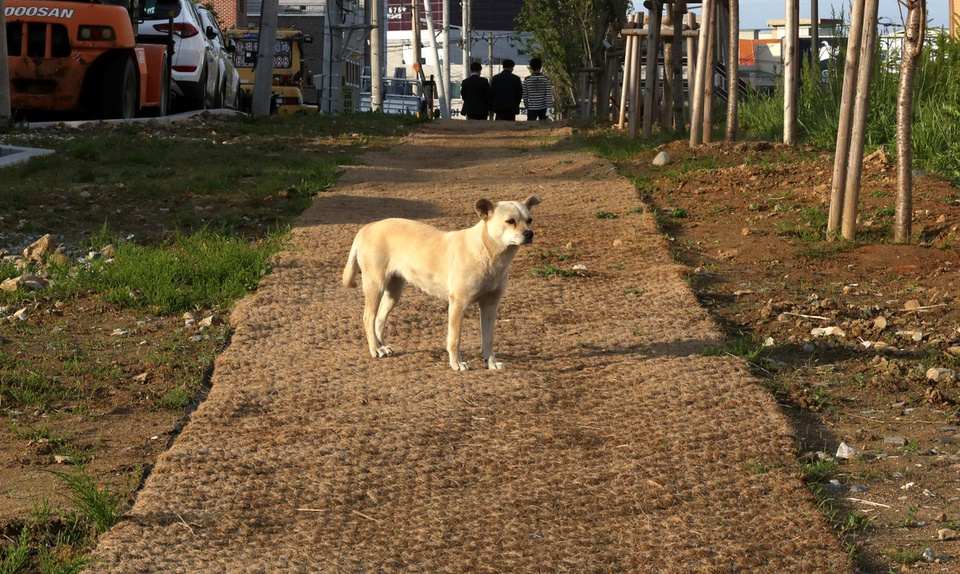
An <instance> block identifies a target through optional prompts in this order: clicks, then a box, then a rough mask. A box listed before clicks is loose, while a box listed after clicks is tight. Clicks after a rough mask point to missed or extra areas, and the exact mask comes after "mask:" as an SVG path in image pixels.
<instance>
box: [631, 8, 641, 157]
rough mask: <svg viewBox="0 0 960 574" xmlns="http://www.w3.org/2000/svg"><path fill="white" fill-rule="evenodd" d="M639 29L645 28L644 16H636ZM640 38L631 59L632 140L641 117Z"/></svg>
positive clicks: (634, 43) (635, 42) (634, 44)
mask: <svg viewBox="0 0 960 574" xmlns="http://www.w3.org/2000/svg"><path fill="white" fill-rule="evenodd" d="M634 18H635V20H634V22H635V23H636V27H637V28H643V14H634ZM640 45H641V44H640V38H639V37H637V39H636V40H635V41H634V42H633V56H632V57H631V58H630V116H629V119H628V121H627V133H628V135H629V136H630V138H631V139H633V138H635V137H637V129H638V128H639V127H640V123H641V122H642V119H641V117H640V61H641V58H640Z"/></svg>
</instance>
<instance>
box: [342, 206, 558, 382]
mask: <svg viewBox="0 0 960 574" xmlns="http://www.w3.org/2000/svg"><path fill="white" fill-rule="evenodd" d="M538 203H540V199H538V198H537V197H536V196H530V197H528V198H527V199H526V200H524V201H522V202H521V201H501V202H499V203H497V204H496V205H494V204H493V203H492V202H490V201H489V200H487V199H481V200H479V201H477V204H476V210H477V215H479V216H480V221H479V222H478V223H477V224H476V225H474V226H473V227H470V228H467V229H461V230H459V231H449V232H443V231H440V230H439V229H436V228H434V227H431V226H429V225H426V224H424V223H419V222H416V221H411V220H409V219H384V220H382V221H377V222H375V223H371V224H369V225H365V226H364V227H363V228H361V229H360V231H359V232H358V233H357V236H356V237H355V238H354V240H353V247H351V248H350V256H349V258H348V259H347V266H346V267H345V268H344V270H343V285H344V287H352V286H354V285H356V275H357V271H360V273H361V274H362V280H363V297H364V305H363V329H364V332H365V333H366V336H367V344H368V345H369V347H370V355H371V356H372V357H375V358H376V357H386V356H388V355H391V354H392V353H393V350H392V349H391V348H390V347H389V346H388V345H387V344H386V343H385V342H384V339H383V331H384V324H385V323H386V321H387V316H388V315H389V314H390V311H392V310H393V307H394V305H396V304H397V301H399V299H400V293H401V291H403V287H404V285H406V284H407V282H410V283H413V284H414V285H416V286H417V287H419V288H420V289H422V290H423V291H425V292H427V293H429V294H430V295H433V296H434V297H439V298H440V299H443V300H445V301H447V302H448V303H449V309H448V312H449V317H448V324H447V353H448V354H449V356H450V367H451V368H452V369H453V370H454V371H465V370H466V369H467V364H466V363H465V362H464V361H463V358H462V357H461V356H460V325H461V322H462V321H463V313H464V311H465V310H466V308H467V307H468V306H469V305H472V304H473V303H478V304H479V305H480V331H481V338H482V347H483V364H484V366H486V367H487V368H489V369H502V368H503V363H499V362H497V360H496V358H495V357H494V354H493V327H494V323H495V322H496V319H497V306H498V305H499V304H500V298H501V297H502V296H503V292H504V290H505V289H506V288H507V271H508V269H509V267H510V262H511V261H513V256H514V255H515V254H516V253H517V248H518V247H519V246H520V245H523V244H527V243H532V242H533V230H532V229H530V225H531V224H532V223H533V218H532V217H531V216H530V210H531V208H533V206H535V205H537V204H538Z"/></svg>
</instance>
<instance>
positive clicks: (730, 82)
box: [726, 0, 816, 142]
mask: <svg viewBox="0 0 960 574" xmlns="http://www.w3.org/2000/svg"><path fill="white" fill-rule="evenodd" d="M814 3H816V0H814ZM727 10H728V12H729V14H730V23H729V26H728V32H729V38H728V39H727V42H728V44H729V45H728V46H727V134H726V140H727V141H728V142H732V141H734V140H735V139H737V124H738V120H739V118H738V107H739V103H740V90H739V87H740V0H729V4H728V5H727Z"/></svg>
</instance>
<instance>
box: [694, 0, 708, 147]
mask: <svg viewBox="0 0 960 574" xmlns="http://www.w3.org/2000/svg"><path fill="white" fill-rule="evenodd" d="M713 3H714V0H703V8H702V11H701V14H700V36H699V39H698V40H697V42H698V44H697V63H696V79H695V81H694V84H693V112H692V114H691V117H690V147H697V146H698V145H700V144H702V143H703V87H704V84H706V82H707V73H706V72H707V67H708V66H706V65H705V64H704V62H706V60H707V46H708V44H709V39H708V38H709V31H710V7H711V6H712V5H713Z"/></svg>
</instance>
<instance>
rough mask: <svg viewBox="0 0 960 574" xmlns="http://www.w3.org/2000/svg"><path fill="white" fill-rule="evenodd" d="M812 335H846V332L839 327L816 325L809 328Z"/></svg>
mask: <svg viewBox="0 0 960 574" xmlns="http://www.w3.org/2000/svg"><path fill="white" fill-rule="evenodd" d="M810 334H811V335H813V336H814V337H846V336H847V334H846V333H845V332H844V331H843V329H841V328H840V327H816V328H814V329H811V330H810Z"/></svg>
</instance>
